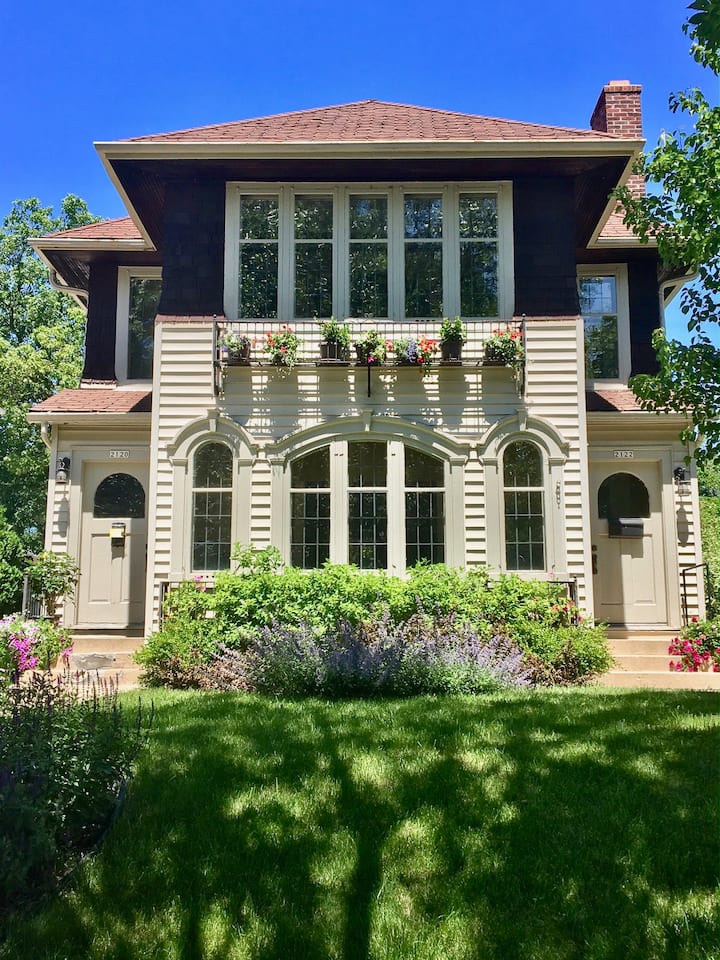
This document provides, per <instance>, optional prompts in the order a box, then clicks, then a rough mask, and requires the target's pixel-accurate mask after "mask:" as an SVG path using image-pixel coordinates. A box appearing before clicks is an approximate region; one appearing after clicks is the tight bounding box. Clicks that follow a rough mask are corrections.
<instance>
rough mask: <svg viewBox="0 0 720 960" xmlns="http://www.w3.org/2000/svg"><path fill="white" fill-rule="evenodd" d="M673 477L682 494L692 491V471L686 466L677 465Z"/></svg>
mask: <svg viewBox="0 0 720 960" xmlns="http://www.w3.org/2000/svg"><path fill="white" fill-rule="evenodd" d="M673 478H674V480H675V486H676V487H677V492H678V494H679V495H680V496H682V495H683V494H684V493H690V472H689V470H687V468H686V467H675V469H674V470H673Z"/></svg>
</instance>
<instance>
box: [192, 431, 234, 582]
mask: <svg viewBox="0 0 720 960" xmlns="http://www.w3.org/2000/svg"><path fill="white" fill-rule="evenodd" d="M232 475H233V459H232V453H231V451H230V449H229V448H228V447H226V446H225V444H224V443H215V442H209V443H203V444H202V446H200V447H199V448H198V450H197V452H196V453H195V457H194V460H193V523H192V529H193V536H192V565H193V569H194V570H225V569H227V568H228V567H229V566H230V545H231V544H230V539H231V525H232Z"/></svg>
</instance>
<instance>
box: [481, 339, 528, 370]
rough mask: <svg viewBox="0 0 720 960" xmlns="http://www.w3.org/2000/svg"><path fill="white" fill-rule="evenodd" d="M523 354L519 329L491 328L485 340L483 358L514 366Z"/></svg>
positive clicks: (519, 362)
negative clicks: (490, 333)
mask: <svg viewBox="0 0 720 960" xmlns="http://www.w3.org/2000/svg"><path fill="white" fill-rule="evenodd" d="M524 356H525V348H524V346H523V339H522V331H521V330H493V332H492V336H491V337H488V339H487V340H486V341H485V359H486V360H487V361H489V362H490V363H504V364H505V365H506V366H509V367H515V366H519V365H520V364H521V363H522V360H523V357H524Z"/></svg>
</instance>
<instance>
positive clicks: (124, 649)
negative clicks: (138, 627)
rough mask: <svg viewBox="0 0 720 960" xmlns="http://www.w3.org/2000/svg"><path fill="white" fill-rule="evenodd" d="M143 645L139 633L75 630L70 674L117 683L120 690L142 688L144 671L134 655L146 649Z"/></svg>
mask: <svg viewBox="0 0 720 960" xmlns="http://www.w3.org/2000/svg"><path fill="white" fill-rule="evenodd" d="M142 642H143V638H142V635H141V634H140V633H139V632H138V633H134V632H133V633H130V631H128V632H122V633H121V632H115V631H110V632H106V633H90V632H89V631H75V632H73V636H72V648H73V652H72V654H71V655H70V662H69V668H70V672H71V673H78V672H79V673H86V674H88V676H90V677H91V678H95V677H97V678H98V679H100V680H104V679H108V680H114V681H117V684H118V688H119V689H120V690H129V689H132V688H134V687H138V686H139V685H140V684H139V676H140V670H141V668H140V667H139V666H138V665H137V664H136V663H135V662H134V660H133V658H132V655H133V653H134V651H135V650H137V649H138V648H139V647H140V646H142Z"/></svg>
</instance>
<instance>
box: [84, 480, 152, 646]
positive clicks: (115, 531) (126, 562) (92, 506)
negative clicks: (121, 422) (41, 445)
mask: <svg viewBox="0 0 720 960" xmlns="http://www.w3.org/2000/svg"><path fill="white" fill-rule="evenodd" d="M83 481H84V482H83V517H82V534H81V544H80V583H79V586H78V610H77V620H78V626H83V627H110V628H116V629H117V628H122V627H140V626H142V625H143V622H144V616H145V566H146V552H147V507H146V500H147V498H146V490H147V484H148V470H147V467H146V466H145V465H144V464H123V466H122V468H121V469H120V470H118V468H117V466H116V465H114V464H113V465H108V464H106V463H102V464H95V463H86V464H85V468H84V477H83Z"/></svg>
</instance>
